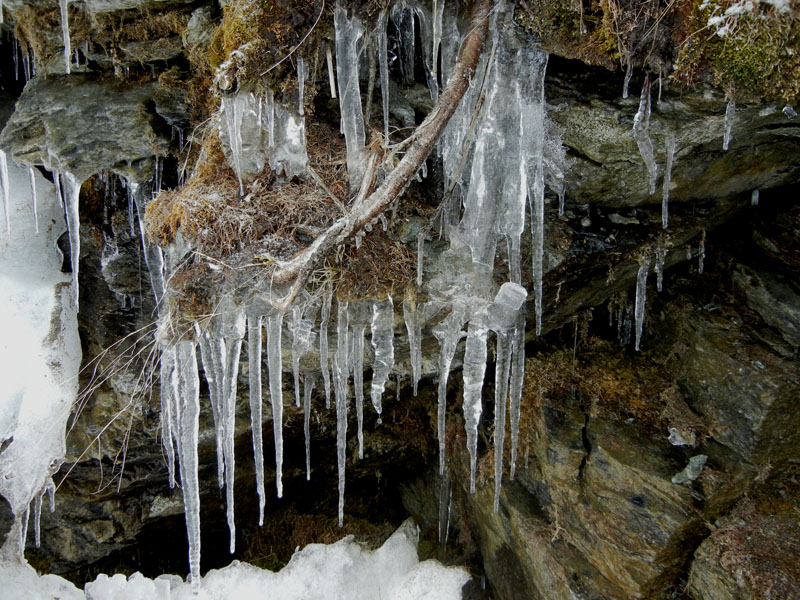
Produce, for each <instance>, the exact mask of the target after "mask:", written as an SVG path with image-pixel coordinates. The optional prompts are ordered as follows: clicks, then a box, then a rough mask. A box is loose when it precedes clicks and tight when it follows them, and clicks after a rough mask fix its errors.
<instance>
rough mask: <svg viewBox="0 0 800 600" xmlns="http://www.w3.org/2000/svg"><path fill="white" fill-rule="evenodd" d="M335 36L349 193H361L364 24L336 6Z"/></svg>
mask: <svg viewBox="0 0 800 600" xmlns="http://www.w3.org/2000/svg"><path fill="white" fill-rule="evenodd" d="M333 22H334V28H335V32H336V76H337V78H338V80H339V109H340V111H341V115H342V132H343V133H344V139H345V143H346V145H347V174H348V177H349V179H350V189H351V190H358V189H359V187H361V179H362V178H363V177H364V167H365V164H366V160H365V157H364V139H365V134H364V112H363V110H362V108H361V91H360V88H359V83H358V63H359V57H360V55H361V51H362V45H363V42H362V41H361V39H362V37H363V35H364V28H363V26H362V24H361V20H360V19H358V18H356V17H353V19H348V18H347V11H346V10H345V9H344V8H343V7H342V6H341V5H337V6H336V8H335V9H334V12H333Z"/></svg>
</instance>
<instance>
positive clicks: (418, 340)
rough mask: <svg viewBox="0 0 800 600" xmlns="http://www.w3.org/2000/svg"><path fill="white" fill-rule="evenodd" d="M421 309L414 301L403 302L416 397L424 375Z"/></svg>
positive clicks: (412, 383)
mask: <svg viewBox="0 0 800 600" xmlns="http://www.w3.org/2000/svg"><path fill="white" fill-rule="evenodd" d="M419 309H420V307H418V306H417V305H416V302H414V301H413V300H406V301H405V302H403V320H404V321H405V323H406V330H407V331H408V353H409V356H410V359H411V385H412V388H413V390H414V396H416V395H417V385H418V384H419V380H420V377H421V375H422V330H421V327H420V319H419V312H418V311H419Z"/></svg>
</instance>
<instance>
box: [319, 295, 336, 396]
mask: <svg viewBox="0 0 800 600" xmlns="http://www.w3.org/2000/svg"><path fill="white" fill-rule="evenodd" d="M332 298H333V292H332V291H331V292H330V293H328V294H325V297H324V298H323V300H322V310H321V311H320V319H319V368H320V370H321V371H322V383H323V385H324V387H325V408H326V409H329V408H330V407H331V378H330V365H329V364H328V320H329V319H330V316H331V299H332Z"/></svg>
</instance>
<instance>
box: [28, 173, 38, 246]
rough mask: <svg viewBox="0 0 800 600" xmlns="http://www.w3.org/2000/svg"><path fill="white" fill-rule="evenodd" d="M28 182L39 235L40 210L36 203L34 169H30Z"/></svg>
mask: <svg viewBox="0 0 800 600" xmlns="http://www.w3.org/2000/svg"><path fill="white" fill-rule="evenodd" d="M28 181H29V182H30V185H31V201H32V203H33V225H34V227H35V230H36V233H39V209H38V203H37V201H36V171H35V170H34V168H33V167H28Z"/></svg>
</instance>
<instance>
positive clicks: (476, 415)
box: [462, 318, 488, 494]
mask: <svg viewBox="0 0 800 600" xmlns="http://www.w3.org/2000/svg"><path fill="white" fill-rule="evenodd" d="M487 334H488V328H487V327H486V326H485V325H484V324H483V323H481V322H480V320H479V319H475V318H473V320H472V321H470V323H469V328H468V329H467V342H466V346H465V349H464V366H463V371H462V374H463V378H464V429H465V431H466V433H467V451H468V452H469V459H470V467H469V490H470V493H472V494H474V493H475V474H476V467H477V460H478V423H479V422H480V419H481V413H482V412H483V403H482V399H481V392H482V391H483V377H484V374H485V373H486V357H487V351H486V338H487Z"/></svg>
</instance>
